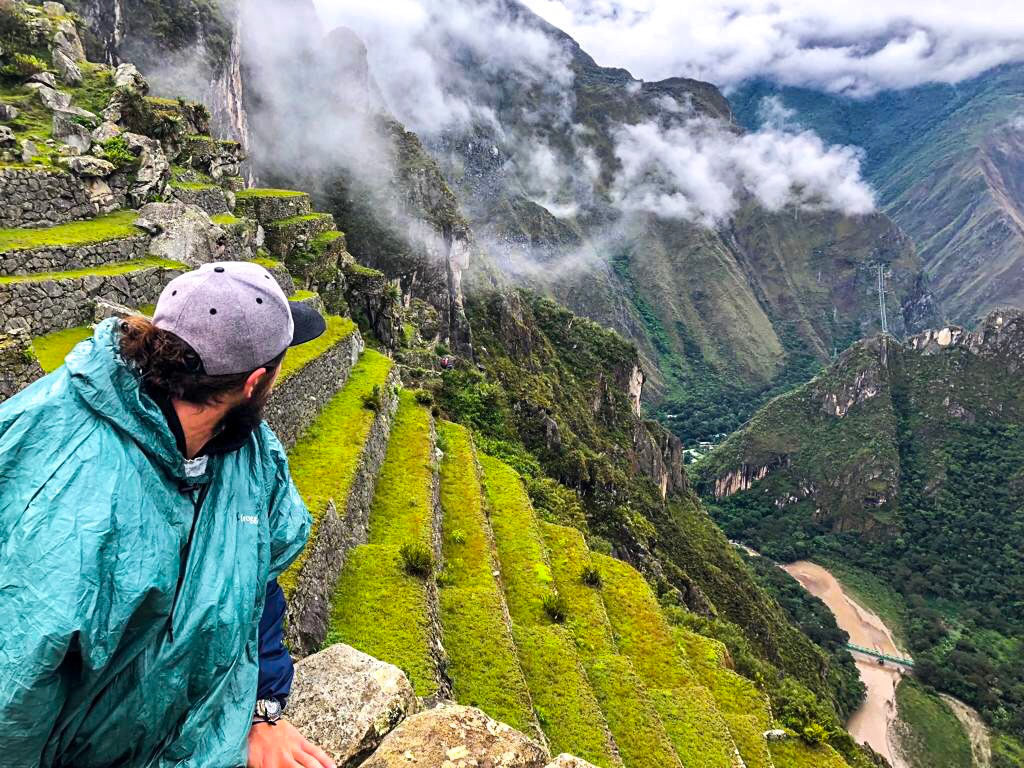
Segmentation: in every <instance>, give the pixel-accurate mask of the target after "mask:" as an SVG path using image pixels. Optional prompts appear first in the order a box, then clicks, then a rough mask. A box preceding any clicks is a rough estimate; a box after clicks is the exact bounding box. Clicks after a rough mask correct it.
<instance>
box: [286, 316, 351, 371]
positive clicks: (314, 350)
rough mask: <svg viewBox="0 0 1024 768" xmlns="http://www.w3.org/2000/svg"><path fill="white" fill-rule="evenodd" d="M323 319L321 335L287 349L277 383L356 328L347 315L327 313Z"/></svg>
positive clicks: (346, 336)
mask: <svg viewBox="0 0 1024 768" xmlns="http://www.w3.org/2000/svg"><path fill="white" fill-rule="evenodd" d="M325 320H326V321H327V330H326V331H324V333H323V334H322V335H320V336H318V337H317V338H315V339H313V340H312V341H307V342H306V343H305V344H300V345H298V346H297V347H292V348H291V349H289V350H288V354H287V355H285V357H284V362H282V363H281V373H280V374H279V375H278V382H279V383H280V382H284V381H287V380H288V379H289V378H290V377H292V376H294V375H295V374H296V373H298V372H299V371H301V370H302V369H303V368H305V367H306V366H307V365H309V364H310V363H311V362H312V361H314V360H316V359H317V358H318V357H320V356H321V355H322V354H324V353H325V352H326V351H327V350H329V349H331V348H332V347H334V346H336V345H337V344H339V343H341V341H342V340H344V339H346V338H348V337H349V336H351V335H352V332H353V331H355V329H356V324H355V323H354V322H352V320H351V319H349V318H347V317H337V316H335V315H328V316H327V317H326V318H325Z"/></svg>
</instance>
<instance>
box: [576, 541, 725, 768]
mask: <svg viewBox="0 0 1024 768" xmlns="http://www.w3.org/2000/svg"><path fill="white" fill-rule="evenodd" d="M591 559H592V561H593V563H594V566H595V568H596V569H597V570H598V572H599V573H600V575H601V582H602V588H601V597H602V598H603V600H604V604H605V610H606V611H607V614H608V618H609V620H610V621H611V624H612V626H613V627H614V628H615V635H616V638H617V640H618V647H619V651H620V652H621V653H622V654H623V655H625V656H627V657H628V658H629V660H630V661H631V662H632V664H633V666H634V667H635V669H636V671H637V673H638V674H639V676H640V678H641V680H642V681H643V682H644V683H645V684H646V685H647V688H648V691H649V692H650V695H651V697H652V699H653V701H654V707H655V709H656V710H657V712H658V714H659V715H660V717H661V721H662V723H663V724H664V726H665V731H666V733H667V734H668V737H669V739H670V740H671V741H672V743H673V745H674V746H675V749H676V754H677V755H678V756H679V759H680V761H681V762H682V763H683V765H691V764H698V765H704V766H708V767H709V768H733V766H734V765H735V764H736V758H737V756H738V750H737V746H736V743H735V741H734V739H733V736H732V733H731V731H730V730H729V727H728V724H727V723H726V720H725V718H724V717H723V716H722V713H721V712H720V711H719V709H718V705H717V704H716V702H715V698H714V696H713V695H712V693H711V691H709V690H708V689H707V688H705V687H704V686H703V685H701V684H700V681H699V678H698V676H697V675H696V673H695V672H694V671H693V670H692V669H690V667H689V665H688V664H687V662H686V659H685V656H684V655H683V653H682V651H681V650H680V649H679V648H678V647H677V644H676V639H675V637H674V635H673V634H672V630H671V627H670V626H669V624H668V622H667V621H666V619H665V617H664V616H663V614H662V612H661V608H660V606H659V605H658V601H657V598H655V596H654V593H653V592H652V591H651V588H650V586H649V585H648V584H647V582H646V581H645V580H644V577H643V576H642V575H641V574H640V573H639V572H637V571H636V570H635V569H634V568H632V567H631V566H630V565H629V564H627V563H624V562H622V561H621V560H617V559H615V558H613V557H607V556H605V555H599V554H597V553H592V554H591Z"/></svg>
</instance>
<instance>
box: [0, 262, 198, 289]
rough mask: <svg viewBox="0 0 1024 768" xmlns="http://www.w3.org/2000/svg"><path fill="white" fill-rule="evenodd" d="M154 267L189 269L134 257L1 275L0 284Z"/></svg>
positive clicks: (108, 273)
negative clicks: (82, 265) (98, 264)
mask: <svg viewBox="0 0 1024 768" xmlns="http://www.w3.org/2000/svg"><path fill="white" fill-rule="evenodd" d="M153 267H160V268H162V269H180V270H182V271H185V270H187V269H188V267H186V266H185V265H184V264H182V263H181V262H178V261H170V260H168V259H153V258H146V259H133V260H132V261H122V262H118V263H116V264H103V265H100V266H97V267H86V268H84V269H72V270H69V271H67V272H36V273H34V274H31V275H0V285H9V284H11V283H40V282H43V281H44V280H72V279H75V278H79V277H89V276H92V275H95V276H97V277H112V276H115V275H127V274H129V273H131V272H140V271H142V270H144V269H151V268H153Z"/></svg>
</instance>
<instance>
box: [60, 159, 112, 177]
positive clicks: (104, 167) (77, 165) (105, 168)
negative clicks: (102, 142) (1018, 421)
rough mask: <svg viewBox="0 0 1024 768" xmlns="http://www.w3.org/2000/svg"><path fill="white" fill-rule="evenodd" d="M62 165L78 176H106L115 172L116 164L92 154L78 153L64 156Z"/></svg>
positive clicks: (61, 161)
mask: <svg viewBox="0 0 1024 768" xmlns="http://www.w3.org/2000/svg"><path fill="white" fill-rule="evenodd" d="M60 165H62V166H64V167H65V168H67V169H68V170H69V171H71V172H72V173H73V174H75V175H76V176H82V177H88V178H106V177H107V176H109V175H110V174H112V173H113V172H114V170H115V169H114V164H113V163H111V162H108V161H107V160H103V159H102V158H99V157H93V156H92V155H76V156H74V157H64V158H61V160H60Z"/></svg>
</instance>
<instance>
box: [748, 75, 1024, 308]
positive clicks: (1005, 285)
mask: <svg viewBox="0 0 1024 768" xmlns="http://www.w3.org/2000/svg"><path fill="white" fill-rule="evenodd" d="M1022 94H1024V65H1020V64H1007V65H1005V66H1003V67H1000V68H998V69H993V70H991V71H988V72H986V73H984V74H982V75H979V76H977V77H975V78H972V79H970V80H966V81H964V82H961V83H958V84H957V85H955V86H948V85H923V86H919V87H916V88H912V89H909V90H904V91H887V92H883V93H879V94H878V95H876V96H873V97H871V98H869V99H850V98H845V97H842V96H835V95H829V94H825V93H821V92H820V91H814V90H808V89H800V88H779V87H777V86H775V85H773V84H771V83H768V82H766V81H763V80H762V81H758V82H753V83H749V84H747V85H744V86H741V87H740V88H738V89H737V90H735V91H734V92H733V93H731V94H730V98H731V100H732V103H733V104H734V107H735V109H736V115H737V119H738V120H739V121H740V122H742V123H743V124H744V125H748V126H750V127H755V126H757V125H759V124H760V123H761V117H760V116H761V114H762V113H763V110H764V104H765V103H766V99H767V100H769V101H770V103H772V104H774V105H776V106H777V107H778V108H781V109H782V110H784V111H786V112H787V114H788V115H789V118H788V119H789V120H791V122H792V123H793V124H796V125H800V126H804V127H808V128H813V130H815V131H816V132H817V133H819V134H820V135H821V136H823V137H825V138H826V140H828V141H835V142H844V143H846V142H848V143H850V144H854V145H856V146H859V147H862V148H863V149H864V156H863V157H864V160H863V171H864V175H865V177H866V178H867V179H868V180H869V181H870V182H871V183H872V186H873V187H874V188H875V189H876V190H877V192H878V198H879V203H880V206H881V208H882V209H883V210H884V211H886V213H888V214H889V215H890V216H891V217H892V218H893V219H894V220H895V221H896V222H897V223H898V224H899V225H900V227H901V228H902V229H904V230H905V231H906V232H907V233H908V234H909V235H910V236H911V237H912V238H913V240H914V243H915V244H916V246H917V248H918V251H919V253H920V255H921V258H922V259H923V260H924V263H925V268H926V270H927V272H928V275H929V277H930V282H931V285H932V288H933V290H934V292H935V294H936V297H937V298H938V300H939V302H940V303H941V305H942V307H943V309H944V310H945V311H946V312H947V313H948V315H949V316H950V317H951V318H952V319H954V320H956V321H957V322H961V323H966V324H969V325H973V324H974V323H976V322H977V321H978V320H979V319H980V318H981V317H982V316H984V315H985V314H986V313H987V312H989V311H990V310H992V309H996V308H999V307H1003V306H1014V307H1020V306H1024V166H1022V165H1021V158H1022V156H1024V95H1022Z"/></svg>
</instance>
